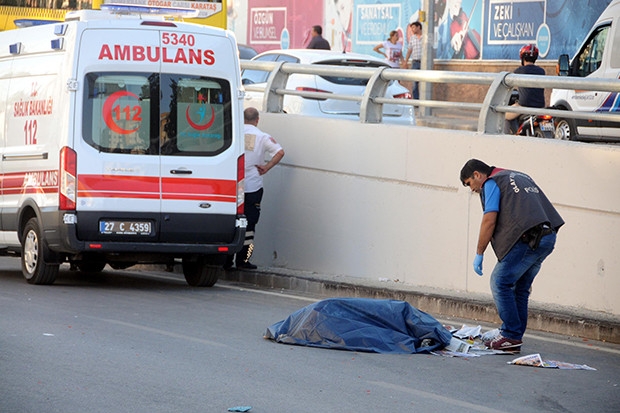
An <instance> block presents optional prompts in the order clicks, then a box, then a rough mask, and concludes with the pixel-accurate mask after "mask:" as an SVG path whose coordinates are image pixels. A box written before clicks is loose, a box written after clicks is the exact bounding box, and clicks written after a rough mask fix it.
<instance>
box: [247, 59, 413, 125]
mask: <svg viewBox="0 0 620 413" xmlns="http://www.w3.org/2000/svg"><path fill="white" fill-rule="evenodd" d="M251 60H253V61H260V62H274V61H275V62H280V61H283V62H292V63H303V64H316V65H333V66H347V67H374V68H378V67H389V66H388V64H387V63H386V62H385V61H384V60H382V59H378V58H376V57H373V56H369V55H365V54H359V53H342V52H337V51H330V50H314V49H287V50H270V51H267V52H263V53H261V54H259V55H257V56H255V57H254V58H252V59H251ZM269 74H270V72H265V71H262V70H249V69H248V70H244V71H243V72H242V73H241V79H242V82H243V84H244V85H258V86H265V84H266V82H267V79H268V77H269ZM367 83H368V79H355V78H350V77H342V76H319V75H305V74H293V75H291V76H290V77H289V78H288V83H287V85H286V89H291V90H299V91H306V92H328V93H338V94H345V95H362V94H363V93H364V91H365V89H366V84H367ZM385 96H386V97H394V98H400V99H411V93H410V91H409V90H408V89H407V88H405V87H404V86H402V85H401V84H400V83H398V82H397V81H391V82H390V84H389V86H388V88H387V90H386V94H385ZM263 97H264V93H263V92H255V91H246V99H245V106H246V107H248V106H254V107H256V108H259V109H260V108H262V105H263ZM283 106H284V111H285V112H286V113H293V114H304V115H310V116H321V117H325V116H329V117H332V116H335V117H338V118H343V117H350V118H352V119H359V114H360V102H356V101H348V100H338V99H317V98H304V97H301V96H292V95H286V96H285V97H284V103H283ZM383 121H384V122H389V123H404V124H415V117H414V110H413V106H409V105H395V104H390V105H383Z"/></svg>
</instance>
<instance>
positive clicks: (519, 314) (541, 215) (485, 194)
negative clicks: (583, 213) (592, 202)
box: [460, 159, 564, 352]
mask: <svg viewBox="0 0 620 413" xmlns="http://www.w3.org/2000/svg"><path fill="white" fill-rule="evenodd" d="M460 178H461V183H462V184H463V185H465V186H468V187H469V188H470V189H471V190H472V192H477V193H479V194H480V201H481V202H482V210H483V216H482V222H481V224H480V233H479V235H478V244H477V247H476V257H475V259H474V263H473V265H474V271H475V272H476V274H478V275H482V261H483V255H484V251H485V250H486V248H487V246H488V244H489V242H490V243H491V246H492V247H493V251H494V252H495V255H496V256H497V265H496V266H495V268H494V269H493V272H492V273H491V292H492V293H493V300H494V301H495V306H496V307H497V312H498V314H499V318H501V320H502V325H501V327H500V329H499V331H500V332H499V335H497V336H496V337H494V338H492V339H491V340H488V341H486V342H485V343H484V344H485V345H486V346H487V347H488V348H490V349H493V350H503V351H513V352H519V351H520V350H521V345H522V343H523V341H522V339H523V334H524V333H525V329H526V328H527V317H528V300H529V296H530V290H531V286H532V283H533V282H534V277H536V274H538V271H539V270H540V267H541V265H542V262H543V261H544V260H545V258H547V256H548V255H549V254H551V252H552V251H553V248H554V246H555V240H556V233H557V231H558V229H559V228H560V227H561V226H562V225H564V221H563V220H562V217H561V216H560V214H558V212H557V211H556V210H555V208H554V207H553V205H551V202H549V200H548V199H547V197H546V196H545V194H544V193H543V191H542V189H540V187H539V186H538V185H536V183H535V182H534V181H533V180H532V178H530V177H529V176H528V175H526V174H524V173H522V172H517V171H511V170H506V169H501V168H496V167H494V166H488V165H487V164H485V163H484V162H482V161H480V160H478V159H470V160H469V161H467V163H466V164H465V166H463V169H461V177H460Z"/></svg>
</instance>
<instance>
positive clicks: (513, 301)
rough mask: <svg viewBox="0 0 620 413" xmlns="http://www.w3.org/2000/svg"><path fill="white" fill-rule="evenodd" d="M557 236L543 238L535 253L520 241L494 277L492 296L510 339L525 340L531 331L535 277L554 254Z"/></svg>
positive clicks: (502, 329) (502, 330) (504, 331)
mask: <svg viewBox="0 0 620 413" xmlns="http://www.w3.org/2000/svg"><path fill="white" fill-rule="evenodd" d="M555 240H556V234H555V232H554V233H551V234H549V235H546V236H544V237H542V239H541V240H540V245H539V246H538V248H536V250H535V251H532V249H531V248H530V247H529V246H528V245H527V244H526V243H524V242H521V241H518V242H517V243H516V244H515V245H514V247H512V249H511V250H510V251H509V252H508V254H507V255H506V256H505V257H504V258H503V259H502V260H501V261H499V262H498V263H497V265H496V266H495V268H494V269H493V273H492V274H491V292H492V293H493V300H495V306H496V307H497V312H498V314H499V318H501V320H502V326H501V328H500V331H501V333H502V335H503V336H504V337H506V338H510V339H513V340H521V339H522V337H523V334H524V333H525V329H526V328H527V311H528V310H527V308H528V300H529V298H530V290H531V287H532V283H533V282H534V277H536V274H538V271H539V270H540V266H541V265H542V262H543V261H544V260H545V258H547V256H548V255H549V254H551V252H552V251H553V247H554V246H555Z"/></svg>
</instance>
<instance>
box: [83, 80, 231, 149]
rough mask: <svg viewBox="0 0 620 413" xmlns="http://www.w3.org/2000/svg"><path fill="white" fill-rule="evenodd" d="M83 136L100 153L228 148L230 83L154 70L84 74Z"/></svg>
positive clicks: (229, 138) (229, 133)
mask: <svg viewBox="0 0 620 413" xmlns="http://www.w3.org/2000/svg"><path fill="white" fill-rule="evenodd" d="M85 83H86V87H85V88H84V89H85V91H84V93H85V96H84V119H83V128H82V135H83V138H84V140H85V141H86V142H87V143H88V144H90V145H91V146H93V147H95V148H97V149H98V150H99V151H101V152H113V153H125V154H143V155H173V156H213V155H216V154H218V153H221V152H223V151H224V150H226V149H227V148H228V147H230V145H231V142H232V115H231V109H230V84H229V82H228V81H227V80H225V79H215V78H208V77H202V76H201V77H198V76H187V75H170V74H159V73H89V74H88V75H87V76H86V82H85Z"/></svg>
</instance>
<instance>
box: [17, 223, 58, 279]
mask: <svg viewBox="0 0 620 413" xmlns="http://www.w3.org/2000/svg"><path fill="white" fill-rule="evenodd" d="M46 248H47V247H46V246H45V243H44V242H43V237H42V236H41V227H40V226H39V221H38V220H37V219H36V218H31V219H30V220H29V221H28V222H27V223H26V227H25V228H24V234H23V236H22V257H21V261H22V273H23V275H24V278H26V281H28V283H29V284H38V285H49V284H53V283H54V281H55V280H56V276H57V275H58V267H59V264H48V263H47V262H45V255H46V253H47V250H46Z"/></svg>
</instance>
